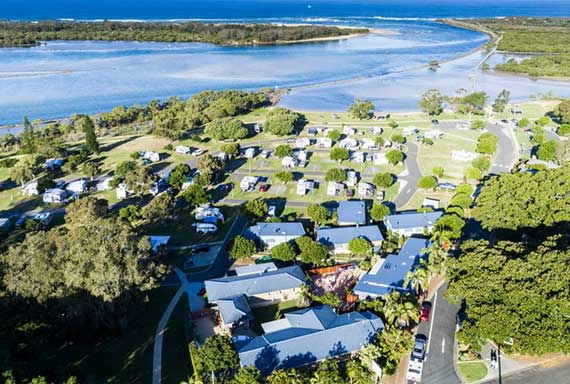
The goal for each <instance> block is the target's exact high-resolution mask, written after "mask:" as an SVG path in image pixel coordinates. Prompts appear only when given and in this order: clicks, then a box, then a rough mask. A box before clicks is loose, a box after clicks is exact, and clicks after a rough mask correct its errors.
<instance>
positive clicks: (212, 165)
mask: <svg viewBox="0 0 570 384" xmlns="http://www.w3.org/2000/svg"><path fill="white" fill-rule="evenodd" d="M196 168H198V170H199V171H200V174H201V175H202V177H204V180H205V182H206V184H210V183H212V181H213V180H214V179H215V178H216V176H217V175H218V174H219V172H220V171H221V170H222V165H221V164H220V161H219V160H218V159H217V158H214V157H213V156H212V155H210V154H209V153H206V154H205V155H204V156H201V157H200V158H199V159H198V164H197V165H196Z"/></svg>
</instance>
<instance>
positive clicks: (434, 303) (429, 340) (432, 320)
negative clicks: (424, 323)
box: [426, 291, 437, 355]
mask: <svg viewBox="0 0 570 384" xmlns="http://www.w3.org/2000/svg"><path fill="white" fill-rule="evenodd" d="M436 304H437V291H435V295H434V298H433V306H432V308H431V323H430V325H429V333H428V335H427V338H428V345H427V349H426V355H427V354H428V353H429V346H430V345H431V330H432V329H433V323H435V305H436Z"/></svg>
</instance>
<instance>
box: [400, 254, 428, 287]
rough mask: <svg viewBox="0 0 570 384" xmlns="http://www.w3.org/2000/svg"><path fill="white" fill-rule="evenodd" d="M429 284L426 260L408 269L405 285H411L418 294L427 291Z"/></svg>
mask: <svg viewBox="0 0 570 384" xmlns="http://www.w3.org/2000/svg"><path fill="white" fill-rule="evenodd" d="M422 261H423V260H422ZM428 284H429V272H428V268H427V265H426V264H425V261H424V263H422V262H420V264H419V265H417V266H416V267H415V268H414V269H413V270H411V271H408V273H407V274H406V277H405V278H404V286H405V287H410V288H411V289H412V291H414V292H415V293H416V294H418V295H422V294H423V293H424V292H426V291H427V288H428Z"/></svg>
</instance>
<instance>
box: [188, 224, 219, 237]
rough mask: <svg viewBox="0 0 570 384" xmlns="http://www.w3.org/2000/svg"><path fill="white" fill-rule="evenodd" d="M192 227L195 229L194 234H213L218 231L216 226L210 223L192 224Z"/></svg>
mask: <svg viewBox="0 0 570 384" xmlns="http://www.w3.org/2000/svg"><path fill="white" fill-rule="evenodd" d="M193 226H194V227H195V228H196V232H198V233H204V234H205V233H214V232H216V231H217V230H218V227H217V226H216V224H210V223H200V224H198V223H194V224H193Z"/></svg>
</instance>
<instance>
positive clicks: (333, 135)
mask: <svg viewBox="0 0 570 384" xmlns="http://www.w3.org/2000/svg"><path fill="white" fill-rule="evenodd" d="M327 136H328V137H329V139H331V140H333V141H339V139H340V136H341V133H340V131H339V130H338V129H333V130H330V131H329V133H328V134H327Z"/></svg>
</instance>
